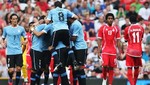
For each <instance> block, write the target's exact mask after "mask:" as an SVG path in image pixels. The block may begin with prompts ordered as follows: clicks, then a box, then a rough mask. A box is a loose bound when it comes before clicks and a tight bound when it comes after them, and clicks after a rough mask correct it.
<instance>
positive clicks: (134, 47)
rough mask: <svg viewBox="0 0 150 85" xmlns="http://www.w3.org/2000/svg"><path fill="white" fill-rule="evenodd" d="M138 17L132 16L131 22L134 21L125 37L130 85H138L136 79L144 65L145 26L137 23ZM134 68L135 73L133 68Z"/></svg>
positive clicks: (126, 31) (127, 29) (126, 29)
mask: <svg viewBox="0 0 150 85" xmlns="http://www.w3.org/2000/svg"><path fill="white" fill-rule="evenodd" d="M136 21H137V20H136V17H135V16H131V17H130V22H131V23H132V24H131V25H130V26H129V27H126V28H125V32H124V38H125V39H126V40H127V42H128V48H127V53H126V65H127V67H128V71H127V76H128V80H129V82H130V85H136V81H137V78H138V74H139V67H140V66H142V61H141V56H142V47H141V45H142V38H143V33H144V28H143V27H142V26H140V25H138V24H136ZM133 68H134V74H132V70H133Z"/></svg>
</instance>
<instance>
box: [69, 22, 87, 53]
mask: <svg viewBox="0 0 150 85" xmlns="http://www.w3.org/2000/svg"><path fill="white" fill-rule="evenodd" d="M70 34H71V36H76V37H77V39H76V41H75V42H74V46H75V49H76V50H79V49H87V44H86V42H85V40H84V33H83V29H82V25H81V23H80V22H79V21H78V20H75V21H74V22H73V23H72V24H71V26H70Z"/></svg>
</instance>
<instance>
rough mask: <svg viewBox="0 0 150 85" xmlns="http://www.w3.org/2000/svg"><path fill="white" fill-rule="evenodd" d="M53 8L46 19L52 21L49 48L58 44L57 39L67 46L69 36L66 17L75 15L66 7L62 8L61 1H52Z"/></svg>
mask: <svg viewBox="0 0 150 85" xmlns="http://www.w3.org/2000/svg"><path fill="white" fill-rule="evenodd" d="M54 6H55V8H54V9H52V10H50V11H49V13H48V16H47V20H48V21H52V25H53V28H54V29H53V33H52V38H51V46H50V47H49V49H50V50H51V49H53V48H55V47H56V46H57V45H58V42H59V41H62V42H63V44H64V45H66V46H67V47H69V45H70V43H69V42H70V38H69V29H68V25H67V18H68V17H74V18H77V16H76V15H75V14H74V13H72V12H70V11H69V10H67V9H63V8H62V3H61V2H59V1H56V2H55V3H54Z"/></svg>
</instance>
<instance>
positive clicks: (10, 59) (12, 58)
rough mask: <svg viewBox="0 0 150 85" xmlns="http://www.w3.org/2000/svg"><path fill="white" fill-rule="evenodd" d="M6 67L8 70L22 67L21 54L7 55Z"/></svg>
mask: <svg viewBox="0 0 150 85" xmlns="http://www.w3.org/2000/svg"><path fill="white" fill-rule="evenodd" d="M7 66H8V68H15V66H19V67H22V66H23V58H22V54H17V55H7Z"/></svg>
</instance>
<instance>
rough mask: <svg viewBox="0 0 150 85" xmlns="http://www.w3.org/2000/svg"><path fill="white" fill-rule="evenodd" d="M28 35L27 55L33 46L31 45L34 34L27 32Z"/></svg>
mask: <svg viewBox="0 0 150 85" xmlns="http://www.w3.org/2000/svg"><path fill="white" fill-rule="evenodd" d="M26 35H27V40H28V43H27V46H26V49H27V55H30V48H31V45H32V34H31V33H29V32H27V33H26Z"/></svg>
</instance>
